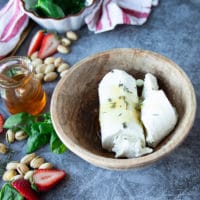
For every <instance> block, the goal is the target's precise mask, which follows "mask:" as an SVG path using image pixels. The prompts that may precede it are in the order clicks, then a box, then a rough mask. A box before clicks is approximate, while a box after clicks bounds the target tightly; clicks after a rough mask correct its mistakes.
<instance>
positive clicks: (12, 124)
mask: <svg viewBox="0 0 200 200" xmlns="http://www.w3.org/2000/svg"><path fill="white" fill-rule="evenodd" d="M33 122H35V118H34V117H33V116H32V115H31V114H29V113H25V112H21V113H17V114H14V115H11V116H10V117H9V118H8V119H7V120H6V121H5V123H4V128H7V129H15V128H20V129H22V130H25V131H26V129H28V127H29V126H30V125H31V124H32V123H33Z"/></svg>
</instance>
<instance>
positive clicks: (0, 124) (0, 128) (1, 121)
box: [0, 114, 4, 133]
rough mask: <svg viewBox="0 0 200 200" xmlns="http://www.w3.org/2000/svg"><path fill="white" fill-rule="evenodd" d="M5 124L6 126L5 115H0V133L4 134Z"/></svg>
mask: <svg viewBox="0 0 200 200" xmlns="http://www.w3.org/2000/svg"><path fill="white" fill-rule="evenodd" d="M3 124H4V118H3V115H2V114H0V133H3Z"/></svg>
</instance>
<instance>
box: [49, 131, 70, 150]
mask: <svg viewBox="0 0 200 200" xmlns="http://www.w3.org/2000/svg"><path fill="white" fill-rule="evenodd" d="M50 148H51V151H52V152H53V153H57V154H61V153H64V152H65V151H66V150H67V148H66V146H65V145H64V144H63V143H62V142H61V141H60V139H59V138H58V136H57V135H56V133H55V131H53V132H52V133H51V139H50Z"/></svg>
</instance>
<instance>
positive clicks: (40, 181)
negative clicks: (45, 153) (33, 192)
mask: <svg viewBox="0 0 200 200" xmlns="http://www.w3.org/2000/svg"><path fill="white" fill-rule="evenodd" d="M65 176H66V172H65V171H64V170H57V169H37V170H36V171H35V172H34V174H33V183H34V184H35V186H36V188H37V190H38V191H41V192H42V191H47V190H49V189H51V188H52V187H54V186H55V185H56V184H57V183H58V182H60V181H61V180H62V179H64V177H65Z"/></svg>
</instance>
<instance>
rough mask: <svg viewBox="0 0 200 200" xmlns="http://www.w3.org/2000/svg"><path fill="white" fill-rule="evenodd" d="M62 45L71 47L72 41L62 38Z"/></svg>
mask: <svg viewBox="0 0 200 200" xmlns="http://www.w3.org/2000/svg"><path fill="white" fill-rule="evenodd" d="M61 43H62V45H63V46H70V45H71V41H70V40H69V39H68V38H62V40H61Z"/></svg>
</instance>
